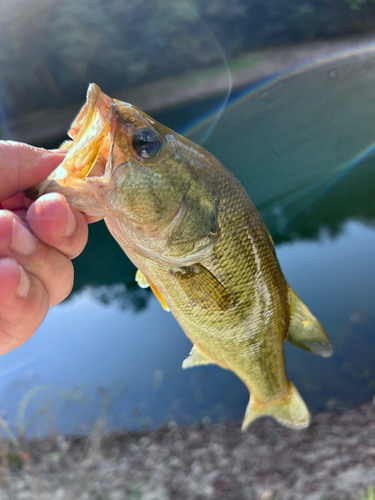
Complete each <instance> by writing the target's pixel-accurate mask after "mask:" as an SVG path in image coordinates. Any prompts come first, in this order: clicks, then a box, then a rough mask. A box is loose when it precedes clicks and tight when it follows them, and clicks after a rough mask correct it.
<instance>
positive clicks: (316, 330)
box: [285, 288, 333, 358]
mask: <svg viewBox="0 0 375 500" xmlns="http://www.w3.org/2000/svg"><path fill="white" fill-rule="evenodd" d="M289 301H290V306H289V308H290V324H289V330H288V333H287V336H286V339H285V340H287V341H288V342H290V343H291V344H294V345H296V346H297V347H300V348H301V349H304V350H305V351H309V352H311V353H312V354H316V355H317V356H321V357H323V358H328V357H329V356H331V354H332V352H333V348H332V344H331V342H330V340H329V338H328V336H327V334H326V332H325V331H324V330H323V327H322V325H321V324H320V323H319V321H318V320H317V319H316V318H315V316H314V315H313V314H312V313H311V311H310V310H309V309H308V308H307V307H306V306H305V304H304V303H303V302H302V301H301V300H300V299H299V298H298V297H297V295H296V294H295V293H294V292H293V290H292V289H291V288H289Z"/></svg>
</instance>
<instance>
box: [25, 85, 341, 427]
mask: <svg viewBox="0 0 375 500" xmlns="http://www.w3.org/2000/svg"><path fill="white" fill-rule="evenodd" d="M68 134H69V136H70V137H71V140H70V141H69V142H68V143H64V144H63V146H62V147H64V148H66V149H68V152H67V155H66V157H65V159H64V161H63V162H62V164H61V165H60V166H59V167H58V168H57V169H56V170H55V171H54V172H53V173H52V174H51V175H50V176H49V177H48V178H47V179H46V180H45V181H43V182H42V183H41V184H40V185H38V186H36V187H35V188H33V189H32V190H31V192H29V196H30V197H32V198H34V199H35V198H37V197H39V196H41V195H43V194H44V193H47V192H58V193H61V194H63V195H64V196H65V197H66V198H67V200H68V201H69V202H70V203H71V204H72V205H73V206H74V207H75V208H76V209H78V210H80V211H81V212H85V213H86V214H88V215H93V216H101V217H104V220H105V222H106V225H107V227H108V229H109V231H110V233H111V234H112V236H113V237H114V238H115V239H116V241H117V242H118V243H119V245H120V246H121V248H122V249H123V250H124V252H125V254H126V255H127V256H128V257H129V259H130V260H131V261H132V262H133V264H134V265H135V266H136V267H137V269H138V271H137V273H136V281H137V282H138V284H139V285H140V286H141V287H150V288H151V289H152V291H153V292H154V294H155V296H156V297H157V298H158V300H159V301H160V303H161V305H162V307H163V308H164V309H165V310H166V311H170V312H171V313H172V314H173V316H174V317H175V318H176V320H177V322H178V323H179V324H180V326H181V328H182V329H183V331H184V332H185V334H186V335H187V337H188V338H189V339H190V340H191V342H192V344H193V346H192V349H191V351H190V354H189V355H188V356H187V358H186V359H185V360H184V361H183V363H182V368H183V369H187V368H192V367H196V366H204V365H210V364H214V365H218V366H219V367H221V368H223V369H227V370H231V371H232V372H234V373H235V374H236V375H237V376H238V377H239V378H240V379H241V380H242V382H243V383H244V384H245V386H246V387H247V389H248V390H249V393H250V398H249V403H248V405H247V408H246V411H245V416H244V419H243V424H242V429H247V428H248V427H249V425H250V424H251V423H252V422H253V421H254V420H256V419H257V418H258V417H262V416H271V417H273V418H275V419H276V420H277V421H278V422H279V423H281V424H283V425H285V426H287V427H291V428H304V427H306V426H308V424H309V421H310V415H309V411H308V409H307V407H306V404H305V403H304V401H303V399H302V397H301V396H300V394H299V392H298V390H297V388H296V387H295V385H294V384H293V383H292V382H291V381H290V380H289V379H288V377H287V375H286V372H285V364H284V349H283V345H284V341H287V342H290V343H292V344H294V345H295V346H298V347H300V348H301V349H304V350H305V351H308V352H310V353H312V354H315V355H318V356H321V357H328V356H330V355H331V354H332V352H333V348H332V345H331V342H330V340H329V338H328V336H327V334H326V332H325V331H324V329H323V327H322V326H321V324H320V323H319V321H318V320H317V319H316V317H315V316H314V315H313V314H312V313H311V311H310V310H309V309H308V307H307V306H306V305H305V304H304V303H303V302H302V301H301V300H300V299H299V298H298V296H297V295H296V294H295V293H294V291H293V290H292V289H291V288H290V287H289V286H288V284H287V281H286V279H285V278H284V275H283V273H282V271H281V268H280V264H279V262H278V259H277V256H276V252H275V248H274V243H273V241H272V238H271V236H270V234H269V232H268V230H267V228H266V226H265V224H264V222H263V220H262V218H261V216H260V214H259V212H258V211H257V209H256V208H255V206H254V204H253V203H252V201H251V199H250V197H249V195H248V194H247V192H246V191H245V189H244V188H243V186H242V185H241V183H240V182H239V181H238V180H237V179H236V178H235V177H234V175H233V174H232V173H231V172H229V170H227V169H226V168H225V167H224V166H223V165H222V164H221V163H220V161H219V160H218V159H216V158H215V157H214V156H213V155H212V154H210V153H209V152H208V151H206V150H205V149H203V148H202V147H200V146H199V145H197V144H194V143H193V142H191V141H189V140H188V139H186V138H185V137H182V136H181V135H179V134H178V133H176V132H174V131H172V130H171V129H169V128H167V127H165V126H164V125H161V124H160V123H157V122H156V121H155V120H153V119H152V118H151V117H149V116H148V115H147V114H145V113H144V112H142V111H141V110H140V109H138V108H136V107H135V106H133V105H131V104H129V103H125V102H122V101H119V100H117V99H112V98H110V97H109V96H107V95H106V94H104V93H103V92H102V91H101V89H100V88H99V87H98V86H97V85H95V84H90V86H89V88H88V92H87V99H86V103H85V105H84V106H83V108H82V109H81V111H80V112H79V114H78V116H77V117H76V119H75V120H74V122H73V124H72V126H71V129H70V131H69V132H68ZM250 161H251V158H249V162H250ZM254 168H255V167H254Z"/></svg>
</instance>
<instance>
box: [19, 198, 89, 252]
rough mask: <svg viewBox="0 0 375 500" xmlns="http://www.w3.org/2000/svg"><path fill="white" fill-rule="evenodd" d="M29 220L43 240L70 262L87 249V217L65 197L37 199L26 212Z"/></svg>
mask: <svg viewBox="0 0 375 500" xmlns="http://www.w3.org/2000/svg"><path fill="white" fill-rule="evenodd" d="M26 221H27V223H28V224H29V226H30V228H31V230H32V231H33V232H34V234H35V235H36V236H37V237H38V238H39V239H40V240H41V241H43V242H44V243H46V244H47V245H50V246H52V247H55V248H57V249H58V250H60V252H62V253H64V254H65V255H67V256H68V257H69V258H70V259H73V258H74V257H77V255H79V254H80V253H81V252H82V250H83V249H84V247H85V246H86V243H87V238H88V228H87V222H86V220H85V217H84V216H83V215H82V214H81V213H80V212H78V210H76V209H75V208H73V207H71V206H70V205H69V203H68V202H67V200H66V198H65V197H64V196H62V195H61V194H57V193H49V194H46V195H44V196H42V197H41V198H39V199H38V200H36V201H35V202H34V203H33V204H32V205H31V206H30V208H29V210H28V211H27V213H26Z"/></svg>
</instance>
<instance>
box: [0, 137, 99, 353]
mask: <svg viewBox="0 0 375 500" xmlns="http://www.w3.org/2000/svg"><path fill="white" fill-rule="evenodd" d="M65 154H66V151H55V152H51V151H48V150H45V149H41V148H34V147H32V146H29V145H27V144H22V143H16V142H12V141H0V355H2V354H6V353H8V352H9V351H11V350H13V349H15V348H16V347H19V346H20V345H22V344H23V343H25V342H26V341H27V340H28V339H29V338H30V337H31V336H32V335H33V334H34V333H35V332H36V330H37V329H38V327H39V325H40V324H41V323H42V321H43V320H44V318H45V316H46V314H47V312H48V309H49V308H50V307H52V306H54V305H56V304H58V303H59V302H61V301H62V300H64V299H65V298H66V297H67V296H68V295H69V293H70V292H71V289H72V286H73V265H72V263H71V259H73V258H74V257H76V256H77V255H79V254H80V253H81V252H82V250H83V248H84V247H85V245H86V242H87V237H88V228H87V220H86V218H85V216H84V215H83V214H81V213H80V212H78V211H77V210H75V209H74V208H73V207H71V206H70V205H69V204H68V202H67V201H66V199H65V198H64V197H63V196H62V195H60V194H54V193H51V194H46V195H44V196H42V197H41V198H39V199H38V200H36V201H35V202H32V201H31V200H28V199H27V198H25V197H24V196H23V194H22V191H24V190H25V189H28V188H31V187H33V186H35V185H36V184H38V183H39V182H41V181H42V180H44V179H45V178H46V177H47V176H48V175H49V174H50V173H51V172H52V171H53V170H54V169H55V168H56V167H57V166H58V165H59V164H60V163H61V162H62V160H63V159H64V156H65ZM87 219H88V218H87ZM96 220H98V219H96Z"/></svg>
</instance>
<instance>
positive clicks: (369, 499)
mask: <svg viewBox="0 0 375 500" xmlns="http://www.w3.org/2000/svg"><path fill="white" fill-rule="evenodd" d="M356 500H375V486H369V487H368V488H367V493H364V494H362V495H361V496H360V497H358V498H356Z"/></svg>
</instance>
